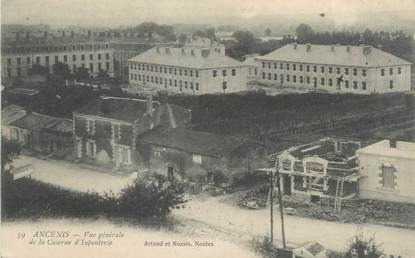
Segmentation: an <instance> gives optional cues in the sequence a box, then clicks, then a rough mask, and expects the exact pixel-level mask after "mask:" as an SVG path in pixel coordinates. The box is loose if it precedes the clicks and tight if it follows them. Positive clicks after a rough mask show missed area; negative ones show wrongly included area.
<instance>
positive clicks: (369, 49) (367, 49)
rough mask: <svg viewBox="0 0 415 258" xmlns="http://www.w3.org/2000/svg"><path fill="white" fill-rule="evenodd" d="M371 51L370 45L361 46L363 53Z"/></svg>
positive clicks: (366, 53)
mask: <svg viewBox="0 0 415 258" xmlns="http://www.w3.org/2000/svg"><path fill="white" fill-rule="evenodd" d="M371 51H372V48H371V47H370V46H365V47H363V54H364V55H368V54H370V52H371Z"/></svg>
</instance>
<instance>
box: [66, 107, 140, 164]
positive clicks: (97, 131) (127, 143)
mask: <svg viewBox="0 0 415 258" xmlns="http://www.w3.org/2000/svg"><path fill="white" fill-rule="evenodd" d="M88 120H89V121H94V122H93V123H94V130H93V132H92V133H90V132H88V131H87V121H88ZM114 125H117V126H118V125H119V128H120V133H119V138H118V137H113V134H114V128H113V126H114ZM134 130H135V129H134V127H133V124H131V123H126V122H122V121H116V120H111V119H105V118H98V119H97V118H96V117H93V116H86V115H74V136H75V146H74V148H75V154H77V153H76V152H78V151H79V149H78V148H79V146H77V144H78V143H79V144H81V152H82V158H83V159H86V160H89V161H92V162H95V163H98V164H102V165H111V166H113V165H121V166H124V167H127V168H133V167H134V166H135V165H136V159H135V155H134V150H135V142H134ZM88 141H92V142H94V143H95V146H96V149H95V154H96V155H95V157H87V152H86V151H87V147H86V145H87V142H88ZM117 148H126V149H129V150H130V154H131V164H118V161H117V159H116V158H118V156H116V155H115V153H116V152H117V151H118V149H117Z"/></svg>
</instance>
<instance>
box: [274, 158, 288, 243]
mask: <svg viewBox="0 0 415 258" xmlns="http://www.w3.org/2000/svg"><path fill="white" fill-rule="evenodd" d="M275 169H276V172H277V184H278V202H279V205H280V215H281V236H282V246H283V248H286V247H287V245H286V243H285V228H284V207H283V206H282V195H281V180H280V172H279V167H278V165H277V166H275Z"/></svg>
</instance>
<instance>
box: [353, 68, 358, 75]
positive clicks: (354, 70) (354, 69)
mask: <svg viewBox="0 0 415 258" xmlns="http://www.w3.org/2000/svg"><path fill="white" fill-rule="evenodd" d="M353 75H354V76H356V75H357V69H356V68H353Z"/></svg>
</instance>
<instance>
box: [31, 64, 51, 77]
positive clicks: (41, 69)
mask: <svg viewBox="0 0 415 258" xmlns="http://www.w3.org/2000/svg"><path fill="white" fill-rule="evenodd" d="M29 74H39V75H47V74H49V68H48V67H46V66H42V65H40V64H34V65H32V68H31V69H30V70H29Z"/></svg>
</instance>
